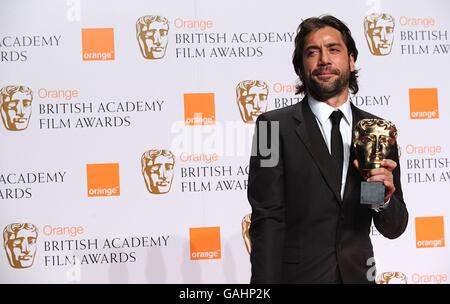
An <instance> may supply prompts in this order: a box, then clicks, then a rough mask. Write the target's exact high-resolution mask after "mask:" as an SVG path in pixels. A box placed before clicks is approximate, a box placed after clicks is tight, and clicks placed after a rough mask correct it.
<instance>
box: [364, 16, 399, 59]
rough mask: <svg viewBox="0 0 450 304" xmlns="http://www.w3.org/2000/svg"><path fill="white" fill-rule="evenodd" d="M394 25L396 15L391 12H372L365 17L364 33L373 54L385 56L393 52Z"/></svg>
mask: <svg viewBox="0 0 450 304" xmlns="http://www.w3.org/2000/svg"><path fill="white" fill-rule="evenodd" d="M394 27H395V21H394V17H392V16H391V15H389V14H384V13H379V14H370V15H368V16H366V18H364V34H365V36H366V41H367V45H368V46H369V50H370V52H371V53H372V54H373V55H375V56H385V55H389V54H390V53H391V50H392V44H393V42H394Z"/></svg>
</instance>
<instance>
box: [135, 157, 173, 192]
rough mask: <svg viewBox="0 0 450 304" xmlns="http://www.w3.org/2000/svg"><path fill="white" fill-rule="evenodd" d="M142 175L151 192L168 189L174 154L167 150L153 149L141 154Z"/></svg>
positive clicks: (170, 183) (171, 176)
mask: <svg viewBox="0 0 450 304" xmlns="http://www.w3.org/2000/svg"><path fill="white" fill-rule="evenodd" d="M141 165H142V175H143V176H144V181H145V186H146V187H147V190H148V192H150V193H152V194H164V193H167V192H169V191H170V187H171V186H172V180H173V168H174V165H175V156H174V155H173V154H172V152H170V151H169V150H160V149H153V150H148V151H146V152H144V154H142V157H141Z"/></svg>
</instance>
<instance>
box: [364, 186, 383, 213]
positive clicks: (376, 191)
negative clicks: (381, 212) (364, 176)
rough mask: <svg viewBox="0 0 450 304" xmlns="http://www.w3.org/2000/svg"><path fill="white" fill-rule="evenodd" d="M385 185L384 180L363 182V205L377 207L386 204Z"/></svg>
mask: <svg viewBox="0 0 450 304" xmlns="http://www.w3.org/2000/svg"><path fill="white" fill-rule="evenodd" d="M384 194H385V187H384V184H383V182H361V200H360V202H361V205H363V206H364V207H367V208H371V209H377V208H380V207H381V206H383V205H384Z"/></svg>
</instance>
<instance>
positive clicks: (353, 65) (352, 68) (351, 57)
mask: <svg viewBox="0 0 450 304" xmlns="http://www.w3.org/2000/svg"><path fill="white" fill-rule="evenodd" d="M349 60H350V72H354V71H355V70H356V66H355V58H354V57H353V54H350V56H349Z"/></svg>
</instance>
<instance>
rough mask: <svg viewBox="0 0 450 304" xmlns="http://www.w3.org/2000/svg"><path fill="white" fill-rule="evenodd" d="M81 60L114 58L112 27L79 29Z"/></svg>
mask: <svg viewBox="0 0 450 304" xmlns="http://www.w3.org/2000/svg"><path fill="white" fill-rule="evenodd" d="M81 40H82V48H83V51H82V52H83V60H87V61H92V60H114V29H113V28H91V29H81Z"/></svg>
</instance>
